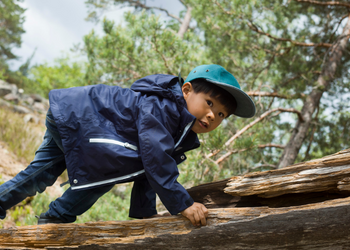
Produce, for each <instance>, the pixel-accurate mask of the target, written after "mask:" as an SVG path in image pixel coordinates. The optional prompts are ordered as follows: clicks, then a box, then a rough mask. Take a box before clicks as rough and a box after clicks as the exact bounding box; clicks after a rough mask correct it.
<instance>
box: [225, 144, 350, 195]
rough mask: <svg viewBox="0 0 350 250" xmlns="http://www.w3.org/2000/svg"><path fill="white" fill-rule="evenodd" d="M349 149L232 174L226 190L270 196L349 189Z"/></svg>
mask: <svg viewBox="0 0 350 250" xmlns="http://www.w3.org/2000/svg"><path fill="white" fill-rule="evenodd" d="M349 177H350V150H349V149H347V150H343V151H341V152H339V153H336V154H333V155H330V156H327V157H323V158H321V159H317V160H313V161H308V162H304V163H299V164H295V165H292V166H289V167H286V168H283V169H278V170H271V171H265V172H256V173H250V174H246V175H243V176H235V177H232V178H231V179H230V180H229V182H228V184H227V187H226V188H225V189H224V191H225V192H226V193H228V194H230V195H233V196H249V195H258V196H259V197H264V198H270V197H276V196H280V195H283V194H290V193H311V192H322V191H332V192H336V191H343V190H349V181H348V178H349Z"/></svg>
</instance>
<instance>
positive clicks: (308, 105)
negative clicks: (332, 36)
mask: <svg viewBox="0 0 350 250" xmlns="http://www.w3.org/2000/svg"><path fill="white" fill-rule="evenodd" d="M349 36H350V16H349V17H348V21H347V23H346V25H345V27H344V30H343V33H342V35H341V36H340V37H339V38H338V40H337V41H336V42H335V43H334V45H333V47H332V48H331V51H330V52H329V54H328V57H327V59H326V60H325V63H324V66H323V68H322V73H321V75H320V76H319V77H318V79H317V85H316V86H315V87H314V89H313V90H312V91H311V93H310V95H309V96H308V97H307V99H306V101H305V103H304V107H303V109H302V111H301V113H302V115H303V118H304V121H302V122H301V121H300V120H299V121H298V122H297V124H296V126H295V128H294V130H293V133H292V135H291V138H290V140H289V142H288V144H287V146H286V147H285V149H284V151H283V154H282V156H281V159H280V162H279V164H278V168H283V167H286V166H289V165H292V164H293V163H294V161H295V159H296V158H297V155H298V153H299V150H300V148H301V146H302V143H303V141H304V140H305V137H306V135H307V132H308V129H309V127H310V124H311V121H312V115H313V113H314V112H315V110H316V108H317V106H318V104H319V102H320V99H321V97H322V94H323V92H325V91H326V90H327V88H328V87H329V85H330V82H331V81H332V79H333V76H334V74H335V71H336V69H337V66H338V65H339V63H340V60H341V57H342V55H343V51H344V50H345V48H346V46H347V44H348V40H349Z"/></svg>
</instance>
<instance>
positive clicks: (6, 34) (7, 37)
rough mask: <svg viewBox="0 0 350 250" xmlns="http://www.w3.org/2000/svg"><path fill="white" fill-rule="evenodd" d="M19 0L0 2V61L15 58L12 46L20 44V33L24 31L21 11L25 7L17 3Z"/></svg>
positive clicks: (22, 11) (3, 0)
mask: <svg viewBox="0 0 350 250" xmlns="http://www.w3.org/2000/svg"><path fill="white" fill-rule="evenodd" d="M18 2H22V1H21V0H2V1H1V2H0V23H1V26H0V37H1V40H0V61H1V62H4V61H7V60H9V59H15V58H16V56H15V55H14V54H13V53H12V48H13V47H14V46H17V47H19V46H20V45H21V42H22V41H21V35H22V34H23V33H24V29H23V22H24V17H23V13H24V11H25V9H23V8H22V7H20V6H19V5H18V4H17V3H18Z"/></svg>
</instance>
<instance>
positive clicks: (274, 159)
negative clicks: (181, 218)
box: [0, 0, 350, 225]
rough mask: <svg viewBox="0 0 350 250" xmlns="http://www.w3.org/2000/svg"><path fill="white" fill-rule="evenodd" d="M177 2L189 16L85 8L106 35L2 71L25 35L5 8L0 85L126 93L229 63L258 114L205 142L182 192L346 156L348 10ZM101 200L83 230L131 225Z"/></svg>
mask: <svg viewBox="0 0 350 250" xmlns="http://www.w3.org/2000/svg"><path fill="white" fill-rule="evenodd" d="M176 1H178V2H179V3H180V4H182V5H183V7H184V8H183V9H184V11H181V12H180V13H173V12H172V9H169V8H167V7H166V6H167V5H166V3H165V2H164V4H163V5H162V6H158V5H153V2H152V1H136V0H87V1H85V3H86V5H87V6H88V7H89V13H88V14H87V20H88V21H91V22H99V23H100V24H101V25H102V27H103V32H104V33H103V34H97V33H96V32H95V31H94V30H92V31H91V32H90V33H88V34H86V36H84V39H83V41H82V43H81V45H80V46H73V45H72V50H71V52H69V53H67V54H66V55H65V56H63V57H59V58H57V59H56V60H55V63H46V62H43V63H37V64H35V65H31V60H32V58H33V57H30V58H28V60H27V61H26V62H25V63H24V64H23V65H21V66H20V67H19V68H18V69H11V68H10V67H9V62H10V61H11V60H16V58H18V55H15V54H14V53H13V49H14V47H16V46H17V47H18V46H21V35H22V34H23V33H24V32H25V30H24V29H23V22H24V21H25V20H24V17H23V15H24V12H25V9H23V8H22V7H21V6H20V5H19V2H21V1H19V0H1V1H0V7H1V8H0V20H1V25H0V37H1V39H0V79H3V80H5V81H7V82H9V83H14V84H16V85H17V86H18V87H19V88H23V89H24V91H25V93H39V94H41V95H42V96H44V97H47V94H48V92H49V91H50V90H51V89H54V88H66V87H73V86H82V85H88V84H98V83H103V84H108V85H118V86H122V87H129V86H130V85H131V84H132V83H133V82H134V81H135V80H137V79H139V78H141V77H143V76H146V75H150V74H155V73H166V74H173V75H178V73H179V72H181V75H182V77H183V78H186V76H187V74H188V73H189V72H190V70H191V69H192V68H194V67H195V66H197V65H200V64H212V63H214V64H220V65H222V66H224V67H225V68H226V69H228V70H229V71H230V72H232V73H233V75H234V76H235V77H236V78H237V80H238V82H239V83H240V84H241V87H242V89H243V90H244V91H246V92H247V93H248V94H249V95H250V96H251V97H252V98H253V99H254V102H255V103H256V107H257V114H256V116H255V117H254V118H251V119H242V118H237V117H230V118H229V119H227V120H226V121H225V122H224V123H223V124H222V125H221V126H220V127H219V128H218V129H216V130H215V131H213V132H211V133H210V134H205V135H200V140H201V142H202V143H201V147H200V148H199V149H198V150H194V151H193V152H190V153H188V154H187V157H188V159H187V161H186V162H185V163H183V164H181V165H179V169H180V177H179V182H180V183H182V184H183V185H184V186H185V187H191V186H194V185H197V184H200V183H206V182H211V181H216V180H220V179H225V178H228V177H231V176H234V175H239V174H244V173H247V172H251V171H266V170H271V169H277V168H282V167H285V166H288V165H292V164H293V163H296V162H301V161H306V160H310V159H313V158H319V157H321V156H324V155H328V154H332V153H335V152H337V151H339V150H342V149H345V148H348V147H349V139H350V136H349V127H350V126H349V125H350V119H349V118H350V108H349V106H350V94H349V87H350V82H349V56H350V53H349V43H348V41H349V35H350V18H349V14H350V4H349V3H348V2H347V1H343V2H342V1H321V0H320V1H314V0H277V1H271V0H261V1H254V0H250V1H243V0H208V1H199V0H176ZM164 6H165V7H164ZM125 7H128V10H130V11H126V12H125V14H124V17H123V20H122V21H121V22H120V23H115V22H114V21H112V20H109V19H108V18H105V17H104V13H106V12H108V11H109V10H111V9H113V8H125ZM160 14H162V15H165V16H167V18H166V19H164V18H160ZM38 39H39V38H38ZM73 55H74V56H73ZM76 55H80V57H79V58H83V59H80V60H76ZM2 112H6V111H2ZM2 130H3V131H2V134H4V133H5V132H4V131H5V129H3V128H2ZM9 140H11V139H9ZM33 150H34V151H35V149H34V148H33ZM34 151H33V152H32V154H34ZM27 161H30V159H29V160H27ZM125 192H126V193H128V192H130V187H127V190H126V191H125ZM50 199H51V198H50V197H47V196H45V194H43V195H41V196H38V198H34V199H30V200H28V201H26V203H24V204H21V205H20V206H18V207H17V208H14V209H13V210H12V212H11V213H10V218H11V219H13V220H16V223H17V225H24V224H33V223H35V222H34V220H33V219H29V220H28V219H26V218H27V217H28V216H26V215H27V214H33V213H36V214H38V213H39V211H41V212H42V211H44V210H45V206H46V208H47V206H48V204H49V200H50ZM105 199H106V200H105V201H104V202H101V203H98V204H96V205H95V206H94V209H92V210H91V211H90V210H89V211H90V212H89V214H88V215H87V216H86V217H84V218H83V219H81V220H79V221H78V222H85V221H91V220H113V219H114V220H115V219H127V210H128V195H120V192H118V191H115V192H110V194H108V196H106V197H105ZM107 204H108V205H107ZM28 207H30V209H29V208H28ZM33 209H34V210H33ZM118 211H119V215H118V217H117V216H116V214H118ZM23 217H24V218H25V219H23ZM32 217H33V216H32Z"/></svg>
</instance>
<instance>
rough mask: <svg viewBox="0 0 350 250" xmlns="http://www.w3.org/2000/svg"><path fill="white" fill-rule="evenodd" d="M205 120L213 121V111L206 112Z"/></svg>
mask: <svg viewBox="0 0 350 250" xmlns="http://www.w3.org/2000/svg"><path fill="white" fill-rule="evenodd" d="M207 118H208V119H209V120H210V121H214V119H215V115H214V113H213V111H211V110H210V111H209V112H208V114H207Z"/></svg>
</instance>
